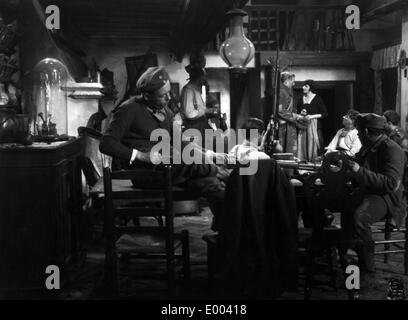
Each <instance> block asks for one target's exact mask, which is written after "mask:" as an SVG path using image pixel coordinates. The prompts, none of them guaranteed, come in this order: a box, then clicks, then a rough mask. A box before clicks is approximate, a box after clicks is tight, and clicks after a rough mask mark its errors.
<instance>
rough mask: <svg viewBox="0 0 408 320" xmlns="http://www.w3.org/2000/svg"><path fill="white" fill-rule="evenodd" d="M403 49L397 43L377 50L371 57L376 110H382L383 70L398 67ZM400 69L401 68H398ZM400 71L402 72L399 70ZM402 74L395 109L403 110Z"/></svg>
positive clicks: (376, 111) (377, 111)
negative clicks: (401, 95) (401, 96)
mask: <svg viewBox="0 0 408 320" xmlns="http://www.w3.org/2000/svg"><path fill="white" fill-rule="evenodd" d="M400 50H401V45H399V44H398V45H395V46H391V47H388V48H384V49H379V50H375V51H374V53H373V56H372V59H371V69H373V70H374V86H375V103H374V110H373V111H374V112H375V113H381V112H382V104H383V97H382V80H381V72H382V70H384V69H390V68H398V59H399V54H400ZM398 70H399V69H398ZM399 73H400V72H399ZM400 77H401V75H398V88H397V97H396V106H395V109H396V111H397V112H400V111H401V99H400V94H401V79H400Z"/></svg>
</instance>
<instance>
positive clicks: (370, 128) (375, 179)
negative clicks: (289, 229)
mask: <svg viewBox="0 0 408 320" xmlns="http://www.w3.org/2000/svg"><path fill="white" fill-rule="evenodd" d="M357 129H358V135H359V137H360V140H361V143H362V149H361V150H360V152H359V153H358V154H357V156H356V161H352V160H349V163H348V165H349V167H350V169H351V171H352V172H353V176H354V180H355V182H356V183H357V185H358V187H359V189H360V191H361V192H360V194H359V196H358V197H356V199H355V201H353V203H351V204H350V206H349V207H348V208H347V210H346V211H345V214H343V215H342V225H343V227H344V229H345V230H346V231H348V232H351V234H352V235H353V236H354V238H356V239H359V240H361V241H362V246H361V247H360V248H356V249H357V250H356V251H357V254H358V258H359V264H360V271H361V273H362V275H363V276H364V275H366V276H369V275H370V274H373V273H374V272H375V268H374V242H373V239H372V234H371V229H370V226H371V225H372V224H373V223H375V222H377V221H380V220H382V219H384V218H385V217H386V216H388V215H389V216H392V217H393V219H394V221H395V224H396V225H397V226H399V225H401V223H402V221H403V219H404V217H405V200H404V198H403V192H404V186H403V184H402V183H401V182H402V181H401V179H402V175H403V172H404V167H405V156H404V153H403V151H402V150H401V148H400V147H399V146H398V145H397V144H396V143H395V142H394V141H391V140H390V138H389V137H388V136H387V135H386V134H385V129H386V120H385V118H384V117H381V116H378V115H376V114H366V115H360V116H359V117H358V119H357ZM363 279H364V278H363Z"/></svg>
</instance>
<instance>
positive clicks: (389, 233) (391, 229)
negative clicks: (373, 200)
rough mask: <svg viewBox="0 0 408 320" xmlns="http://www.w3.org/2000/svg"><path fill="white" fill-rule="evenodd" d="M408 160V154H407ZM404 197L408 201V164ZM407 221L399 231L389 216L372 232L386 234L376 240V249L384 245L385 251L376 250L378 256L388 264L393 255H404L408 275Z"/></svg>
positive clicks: (405, 173) (405, 269)
mask: <svg viewBox="0 0 408 320" xmlns="http://www.w3.org/2000/svg"><path fill="white" fill-rule="evenodd" d="M405 154H406V155H407V158H408V153H407V152H405ZM404 186H405V191H404V197H405V199H407V195H408V164H407V165H406V167H405V172H404ZM407 221H408V220H407V219H406V220H405V226H402V227H401V228H400V229H397V228H396V227H395V225H394V224H393V221H392V218H391V217H390V216H387V217H386V218H385V220H384V221H383V222H380V223H378V224H376V225H375V226H374V228H373V230H372V233H373V235H375V234H384V240H376V241H374V244H375V246H376V248H377V247H378V246H381V245H383V250H376V251H375V252H374V253H375V254H376V255H383V257H384V263H388V257H389V255H391V254H404V274H405V275H408V241H407V240H408V231H407V230H408V228H407ZM401 233H402V234H403V235H404V238H403V239H395V238H394V239H393V236H394V235H397V234H401Z"/></svg>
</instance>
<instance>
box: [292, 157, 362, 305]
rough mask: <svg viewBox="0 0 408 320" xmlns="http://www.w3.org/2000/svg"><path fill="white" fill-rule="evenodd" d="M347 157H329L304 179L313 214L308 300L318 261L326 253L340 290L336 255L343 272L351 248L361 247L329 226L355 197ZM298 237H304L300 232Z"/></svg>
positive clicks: (308, 247) (351, 293) (308, 240)
mask: <svg viewBox="0 0 408 320" xmlns="http://www.w3.org/2000/svg"><path fill="white" fill-rule="evenodd" d="M345 161H346V158H345V156H343V155H342V154H335V153H333V154H329V155H328V156H327V157H326V158H325V159H324V161H323V165H322V169H321V170H320V171H319V172H317V173H314V174H312V175H310V176H308V177H307V178H306V179H305V180H304V193H305V197H306V202H307V207H308V208H309V210H310V214H311V236H310V237H309V238H306V239H305V240H304V245H305V247H306V255H307V257H306V258H307V261H306V279H305V288H304V289H305V290H304V293H305V299H307V300H308V299H310V297H311V294H312V289H313V286H314V284H315V283H316V281H315V279H314V269H315V267H316V264H315V258H316V256H317V255H319V254H320V253H326V259H327V262H328V266H329V270H328V271H329V273H330V283H331V286H332V287H333V289H334V290H337V272H336V270H337V268H336V266H337V262H338V259H337V253H338V252H339V256H340V263H341V266H342V269H343V270H345V268H346V263H347V262H346V261H345V260H344V259H343V258H344V256H345V255H344V253H345V250H347V248H348V247H352V246H355V245H358V243H357V242H356V241H352V240H348V238H347V237H346V236H345V235H344V231H343V230H342V228H341V227H340V226H333V225H331V224H330V217H329V215H328V214H327V213H326V212H327V211H326V210H329V211H330V212H341V211H343V209H344V204H345V203H347V202H348V201H350V200H351V199H352V197H353V196H354V194H353V189H352V188H351V185H350V184H349V183H348V182H349V180H350V176H349V174H348V172H347V170H346V167H345V166H343V163H345ZM299 234H302V232H301V231H299ZM348 294H349V298H350V299H354V298H355V296H356V292H354V291H353V290H351V291H350V290H348Z"/></svg>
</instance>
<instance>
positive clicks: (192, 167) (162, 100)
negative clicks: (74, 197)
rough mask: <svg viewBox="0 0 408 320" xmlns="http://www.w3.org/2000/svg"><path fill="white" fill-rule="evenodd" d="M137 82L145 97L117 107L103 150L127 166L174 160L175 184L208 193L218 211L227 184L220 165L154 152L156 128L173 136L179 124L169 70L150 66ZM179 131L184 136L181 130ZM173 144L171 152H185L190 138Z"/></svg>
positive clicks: (130, 100)
mask: <svg viewBox="0 0 408 320" xmlns="http://www.w3.org/2000/svg"><path fill="white" fill-rule="evenodd" d="M136 86H137V89H138V90H139V91H140V92H142V97H141V98H138V97H134V98H131V99H129V100H127V101H125V102H124V103H123V104H121V105H120V106H119V107H118V108H117V109H116V110H115V112H114V114H113V119H112V122H111V123H110V126H109V127H108V129H107V130H106V132H105V134H104V136H103V138H102V142H101V145H100V151H101V152H102V153H105V154H107V155H110V156H112V157H116V158H118V159H120V160H121V164H122V167H124V168H134V167H138V168H140V167H142V168H154V167H156V166H155V165H154V164H160V163H161V162H163V161H170V162H172V172H173V182H174V184H175V185H178V186H181V187H184V188H186V189H188V190H189V191H193V192H195V193H197V194H200V195H202V196H204V197H206V198H207V199H208V200H209V201H210V205H212V210H213V214H214V215H216V213H215V212H214V211H219V210H220V209H219V207H220V203H222V200H223V195H224V186H223V184H222V183H221V182H220V181H219V180H218V178H217V177H216V175H217V173H218V169H217V166H215V165H213V164H194V163H193V164H188V165H186V164H184V163H174V161H172V160H169V159H167V160H166V159H164V158H163V155H162V154H159V153H158V152H151V151H152V149H153V147H155V145H156V144H157V142H156V141H152V139H151V134H152V132H154V130H157V129H163V130H164V132H167V133H168V135H169V137H170V138H171V137H173V130H175V129H177V126H173V113H172V112H171V111H170V109H169V108H168V103H169V101H170V78H169V75H168V73H167V72H166V70H165V69H164V68H162V67H151V68H148V69H147V70H146V71H145V72H144V73H143V74H142V75H141V77H140V78H139V80H138V81H137V84H136ZM178 134H180V139H181V132H180V133H178ZM170 144H171V145H169V146H168V147H169V149H172V150H174V152H172V153H171V154H172V155H174V154H175V153H182V150H181V149H182V147H186V146H187V145H188V142H185V141H183V142H180V146H177V145H176V144H174V143H173V141H172V140H171V142H170ZM198 149H199V148H195V151H196V152H202V156H203V157H206V154H205V153H204V150H202V149H201V150H198ZM180 160H181V159H180ZM202 163H204V161H203V162H202ZM205 163H208V162H205ZM159 167H160V165H159ZM148 178H149V177H146V179H141V180H140V181H133V183H134V184H135V185H137V186H145V185H146V183H154V182H152V181H150V180H149V179H148Z"/></svg>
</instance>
